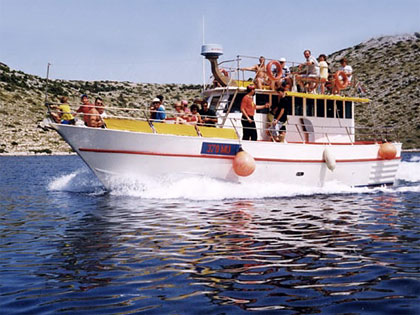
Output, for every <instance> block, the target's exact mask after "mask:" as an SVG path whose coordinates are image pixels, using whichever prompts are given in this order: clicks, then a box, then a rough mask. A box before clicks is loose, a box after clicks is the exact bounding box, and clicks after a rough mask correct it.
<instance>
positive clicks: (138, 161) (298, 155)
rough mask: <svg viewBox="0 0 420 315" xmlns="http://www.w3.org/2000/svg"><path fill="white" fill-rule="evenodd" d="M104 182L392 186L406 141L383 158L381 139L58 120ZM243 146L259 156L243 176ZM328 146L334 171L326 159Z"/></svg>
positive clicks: (107, 184)
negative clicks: (318, 140)
mask: <svg viewBox="0 0 420 315" xmlns="http://www.w3.org/2000/svg"><path fill="white" fill-rule="evenodd" d="M53 127H54V129H56V130H57V132H58V133H59V134H60V135H61V136H62V137H63V138H64V140H65V141H67V143H69V144H70V146H71V147H72V148H73V149H74V150H75V151H76V152H77V153H78V154H79V156H80V157H81V158H82V159H83V160H84V161H85V162H86V164H87V165H88V166H89V167H90V168H91V169H92V171H93V172H94V173H95V174H96V176H97V177H98V178H99V180H100V181H101V182H102V184H103V185H104V186H105V187H106V188H107V189H111V188H112V185H113V183H114V181H115V178H120V179H121V178H124V177H136V176H144V175H146V176H161V175H168V174H191V175H203V176H209V177H214V178H218V179H222V180H228V181H235V182H243V183H247V182H261V183H287V184H294V185H305V186H323V185H324V184H325V183H326V182H329V181H338V182H341V183H343V184H345V185H348V186H374V185H390V184H393V183H394V180H395V176H396V173H397V170H398V166H399V162H400V156H401V144H400V143H394V145H395V147H396V148H397V155H396V157H395V158H394V159H390V160H384V159H381V158H380V157H378V150H379V144H351V143H348V144H329V145H325V144H305V143H276V142H266V141H241V142H240V141H238V140H230V139H215V138H203V137H189V136H176V135H164V134H153V133H140V132H130V131H119V130H110V129H95V128H86V127H79V126H70V125H58V124H53ZM239 146H241V147H242V149H243V150H245V151H247V152H248V153H249V154H251V155H252V156H253V157H254V159H255V161H256V169H255V172H254V173H253V174H252V175H250V176H248V177H240V176H237V175H236V174H235V172H234V170H233V168H232V161H233V158H234V153H235V152H234V150H236V149H237V148H238V147H239ZM327 147H328V154H329V157H328V159H329V160H333V161H334V162H335V168H334V169H333V170H330V169H329V168H328V167H327V163H326V162H325V159H324V151H325V149H326V148H327Z"/></svg>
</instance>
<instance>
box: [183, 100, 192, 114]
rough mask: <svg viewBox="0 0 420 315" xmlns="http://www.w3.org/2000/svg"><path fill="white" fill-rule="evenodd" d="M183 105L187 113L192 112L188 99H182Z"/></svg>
mask: <svg viewBox="0 0 420 315" xmlns="http://www.w3.org/2000/svg"><path fill="white" fill-rule="evenodd" d="M181 105H182V106H183V107H184V112H185V114H189V113H191V111H190V109H189V108H188V101H187V100H182V101H181Z"/></svg>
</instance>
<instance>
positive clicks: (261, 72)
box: [239, 56, 272, 89]
mask: <svg viewBox="0 0 420 315" xmlns="http://www.w3.org/2000/svg"><path fill="white" fill-rule="evenodd" d="M259 62H260V63H259V64H257V65H254V66H252V67H248V68H240V69H239V70H242V71H244V70H247V71H254V72H255V78H254V84H255V86H256V88H257V89H262V88H263V85H271V84H272V83H271V81H270V79H269V78H268V75H267V69H266V66H265V58H264V57H263V56H261V57H260V59H259Z"/></svg>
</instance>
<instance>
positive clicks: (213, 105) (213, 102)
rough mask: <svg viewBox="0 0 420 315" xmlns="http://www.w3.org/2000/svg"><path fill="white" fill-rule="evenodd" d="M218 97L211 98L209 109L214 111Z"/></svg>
mask: <svg viewBox="0 0 420 315" xmlns="http://www.w3.org/2000/svg"><path fill="white" fill-rule="evenodd" d="M219 100H220V96H213V97H212V98H211V103H210V109H211V110H214V111H216V107H217V105H218V104H217V102H219Z"/></svg>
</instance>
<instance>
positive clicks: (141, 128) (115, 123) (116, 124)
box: [104, 118, 153, 133]
mask: <svg viewBox="0 0 420 315" xmlns="http://www.w3.org/2000/svg"><path fill="white" fill-rule="evenodd" d="M104 121H105V124H106V127H107V128H108V129H114V130H127V131H136V132H146V133H153V130H152V128H151V127H150V125H149V123H148V122H147V121H142V120H132V119H120V118H104Z"/></svg>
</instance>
